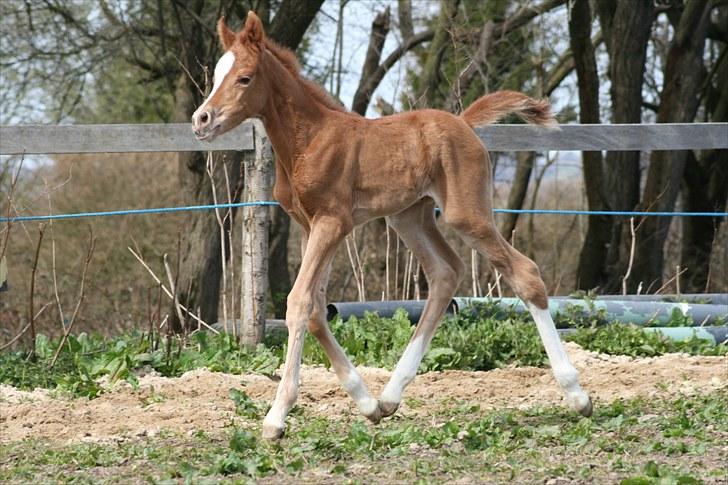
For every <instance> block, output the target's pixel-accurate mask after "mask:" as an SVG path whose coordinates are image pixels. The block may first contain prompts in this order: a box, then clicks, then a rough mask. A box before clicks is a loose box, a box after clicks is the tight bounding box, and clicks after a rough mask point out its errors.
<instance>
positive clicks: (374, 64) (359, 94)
mask: <svg viewBox="0 0 728 485" xmlns="http://www.w3.org/2000/svg"><path fill="white" fill-rule="evenodd" d="M389 17H390V13H389V8H387V9H385V10H384V12H380V13H378V14H377V16H376V17H375V18H374V22H372V31H371V34H370V35H369V47H368V48H367V53H366V56H365V58H364V66H362V70H361V77H360V78H359V87H358V88H357V90H356V93H355V94H354V100H353V101H352V103H351V110H352V111H353V112H355V113H359V114H360V115H362V116H364V115H365V114H366V111H367V107H368V106H369V101H370V100H371V98H372V94H374V91H373V89H372V88H374V89H376V85H375V86H370V84H371V83H369V82H368V81H369V79H370V78H371V77H372V76H373V75H374V72H375V71H376V70H377V68H379V59H381V57H382V48H383V47H384V41H386V40H387V34H388V33H389Z"/></svg>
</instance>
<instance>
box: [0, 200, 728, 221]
mask: <svg viewBox="0 0 728 485" xmlns="http://www.w3.org/2000/svg"><path fill="white" fill-rule="evenodd" d="M275 205H278V202H275V201H260V202H236V203H231V204H209V205H192V206H183V207H157V208H153V209H129V210H118V211H106V212H77V213H74V214H51V215H44V216H17V217H0V222H29V221H50V220H62V219H81V218H84V217H110V216H126V215H133V214H160V213H165V212H188V211H197V210H211V209H228V208H231V207H253V206H275ZM494 212H499V213H512V214H559V215H577V216H587V215H597V216H629V217H635V216H653V217H654V216H658V217H668V216H675V217H728V212H627V211H580V210H559V209H495V210H494Z"/></svg>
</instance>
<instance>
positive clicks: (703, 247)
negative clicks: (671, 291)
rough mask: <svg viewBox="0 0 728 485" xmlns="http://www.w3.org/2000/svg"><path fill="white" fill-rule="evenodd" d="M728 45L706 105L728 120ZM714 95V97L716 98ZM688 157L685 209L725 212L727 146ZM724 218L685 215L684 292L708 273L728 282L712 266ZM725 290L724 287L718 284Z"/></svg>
mask: <svg viewBox="0 0 728 485" xmlns="http://www.w3.org/2000/svg"><path fill="white" fill-rule="evenodd" d="M726 49H728V47H723V54H721V55H722V57H721V58H720V59H722V61H721V65H720V66H718V68H717V70H716V74H715V79H717V80H718V82H717V86H716V88H715V97H713V96H710V95H709V96H707V101H706V105H709V106H710V111H711V113H710V115H711V121H714V122H726V121H728V57H726V56H725V53H726ZM714 98H715V99H714ZM688 154H689V155H690V156H691V158H690V159H688V164H689V166H690V169H689V170H685V171H684V174H685V198H684V200H685V210H686V211H690V212H695V211H701V212H713V211H715V212H724V211H725V210H726V205H727V201H726V199H727V198H728V164H726V160H728V150H706V151H703V152H701V153H700V156H701V158H700V159H698V160H696V161H694V155H693V153H692V152H688ZM721 224H725V219H724V218H715V219H712V218H707V217H686V218H685V219H684V220H683V226H682V227H683V232H682V236H683V237H682V249H681V255H680V266H681V267H682V268H684V269H685V270H686V271H685V274H684V275H683V277H682V281H683V285H682V286H683V288H684V291H685V292H695V293H698V292H702V291H705V289H706V287H708V284H709V281H708V275H709V274H711V273H712V278H711V279H712V280H713V281H718V284H721V281H722V284H723V285H725V284H728V277H726V275H725V274H720V271H721V270H720V269H718V270H716V269H714V268H711V267H710V266H709V265H710V261H711V251H712V248H713V247H714V241H715V239H716V237H718V233H719V229H720V226H721ZM718 290H719V291H725V287H722V288H721V287H718Z"/></svg>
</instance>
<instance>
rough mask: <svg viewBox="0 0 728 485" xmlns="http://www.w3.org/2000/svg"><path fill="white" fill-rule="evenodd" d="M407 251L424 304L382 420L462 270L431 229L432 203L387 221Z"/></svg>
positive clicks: (384, 398) (412, 371)
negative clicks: (421, 283) (422, 283)
mask: <svg viewBox="0 0 728 485" xmlns="http://www.w3.org/2000/svg"><path fill="white" fill-rule="evenodd" d="M388 222H389V224H390V225H391V226H392V227H393V228H394V229H395V230H396V231H397V233H398V234H399V236H400V237H401V238H402V240H404V243H405V244H406V245H407V247H408V248H409V249H410V250H411V251H412V252H413V253H414V255H415V256H416V257H417V260H418V261H419V262H420V263H421V264H422V267H423V268H424V270H425V275H426V276H427V284H428V285H429V295H428V298H427V303H426V304H425V308H424V310H423V312H422V316H421V317H420V321H419V323H418V324H417V329H416V330H415V333H414V334H413V335H412V339H411V340H410V342H409V344H408V345H407V348H406V349H405V351H404V354H403V355H402V357H401V359H400V360H399V362H398V363H397V367H395V369H394V372H393V373H392V376H391V378H390V380H389V382H388V383H387V385H386V386H385V388H384V391H383V392H382V395H381V397H380V399H379V407H380V409H381V412H382V415H383V416H389V415H391V414H393V413H394V412H395V411H396V410H397V408H398V407H399V403H400V401H401V399H402V392H403V391H404V388H405V387H406V386H407V385H408V384H409V383H410V382H412V380H413V379H414V378H415V375H416V374H417V368H418V367H419V365H420V362H421V361H422V357H423V356H424V354H425V352H426V350H427V346H428V345H429V344H430V341H431V340H432V337H433V336H434V334H435V330H436V329H437V326H438V324H439V323H440V320H441V319H442V316H443V314H444V313H445V309H446V308H447V306H448V305H449V304H450V302H451V301H452V297H453V296H454V295H455V292H456V291H457V288H458V284H459V282H460V277H461V276H462V274H463V270H464V266H463V262H462V261H461V260H460V258H459V257H458V255H457V254H456V253H455V252H454V251H453V250H452V248H450V246H449V245H448V244H447V241H445V238H444V237H443V236H442V234H441V233H440V230H439V229H438V228H437V226H436V225H435V216H434V203H433V201H432V200H431V199H425V200H423V201H421V202H419V203H417V204H416V205H414V206H412V207H410V208H409V209H407V210H405V211H404V212H401V213H399V214H397V215H395V216H391V217H389V218H388Z"/></svg>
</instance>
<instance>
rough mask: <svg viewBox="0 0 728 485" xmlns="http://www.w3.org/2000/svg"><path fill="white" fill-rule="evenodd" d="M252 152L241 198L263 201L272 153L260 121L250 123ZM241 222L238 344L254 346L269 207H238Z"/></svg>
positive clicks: (262, 306)
mask: <svg viewBox="0 0 728 485" xmlns="http://www.w3.org/2000/svg"><path fill="white" fill-rule="evenodd" d="M253 143H254V145H255V149H254V152H253V153H249V154H247V155H246V157H245V159H244V162H243V173H244V176H245V191H244V194H243V201H245V202H254V201H267V200H271V199H272V192H273V189H272V185H273V152H272V149H271V145H270V142H269V140H268V137H267V135H266V134H265V129H264V128H263V124H262V123H260V122H259V121H255V123H254V125H253ZM241 209H242V211H243V217H242V221H243V223H242V224H243V225H242V245H243V248H242V263H241V264H242V272H241V295H240V297H241V302H240V303H241V306H240V308H241V309H242V329H241V334H240V339H241V343H243V344H247V345H256V344H258V343H260V342H262V341H263V336H264V335H265V318H266V313H267V307H266V303H267V295H268V230H269V228H270V208H269V207H267V206H251V207H241Z"/></svg>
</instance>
